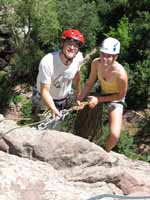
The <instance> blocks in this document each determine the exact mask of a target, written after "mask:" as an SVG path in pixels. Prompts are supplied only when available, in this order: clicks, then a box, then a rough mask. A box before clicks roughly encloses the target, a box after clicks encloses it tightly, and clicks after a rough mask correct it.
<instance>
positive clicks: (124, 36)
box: [106, 16, 131, 56]
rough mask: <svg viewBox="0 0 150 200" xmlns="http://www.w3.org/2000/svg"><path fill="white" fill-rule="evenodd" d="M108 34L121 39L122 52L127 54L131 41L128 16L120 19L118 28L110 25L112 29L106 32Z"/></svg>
mask: <svg viewBox="0 0 150 200" xmlns="http://www.w3.org/2000/svg"><path fill="white" fill-rule="evenodd" d="M106 36H111V37H115V38H117V39H118V40H119V41H120V43H121V54H123V55H124V56H125V55H126V54H127V53H128V48H129V45H130V41H131V38H130V37H131V36H130V30H129V22H128V18H127V17H125V16H123V17H122V18H121V19H120V21H119V24H118V25H117V28H114V27H110V31H109V32H108V33H107V34H106Z"/></svg>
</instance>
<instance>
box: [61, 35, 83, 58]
mask: <svg viewBox="0 0 150 200" xmlns="http://www.w3.org/2000/svg"><path fill="white" fill-rule="evenodd" d="M78 50H79V42H78V41H75V40H69V39H68V40H65V41H64V44H63V52H64V53H65V54H66V56H67V57H68V58H70V59H71V58H74V57H75V55H76V54H77V52H78Z"/></svg>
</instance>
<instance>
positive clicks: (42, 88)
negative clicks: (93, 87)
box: [33, 29, 84, 118]
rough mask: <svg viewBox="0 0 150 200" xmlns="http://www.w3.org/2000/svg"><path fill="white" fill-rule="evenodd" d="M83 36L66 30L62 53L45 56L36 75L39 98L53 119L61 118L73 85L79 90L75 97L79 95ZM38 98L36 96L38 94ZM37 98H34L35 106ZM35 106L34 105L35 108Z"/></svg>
mask: <svg viewBox="0 0 150 200" xmlns="http://www.w3.org/2000/svg"><path fill="white" fill-rule="evenodd" d="M83 44H84V36H83V34H82V33H80V31H78V30H75V29H68V30H65V31H64V32H63V34H62V36H61V50H60V51H57V52H52V53H48V54H47V55H45V56H44V57H43V58H42V60H41V62H40V64H39V72H38V76H37V90H38V93H39V98H40V100H42V101H43V102H44V105H45V106H46V107H47V109H50V110H51V112H52V115H53V117H54V118H55V117H57V116H58V117H60V116H61V114H60V110H62V109H64V108H65V107H66V106H67V100H68V98H69V94H70V92H71V88H72V83H73V82H74V84H75V87H76V97H77V96H78V95H79V93H80V73H79V71H80V65H81V63H82V62H83V56H82V53H81V52H79V49H80V47H81V46H82V45H83ZM35 96H36V95H35ZM34 102H36V98H34V95H33V104H34ZM33 106H34V105H33Z"/></svg>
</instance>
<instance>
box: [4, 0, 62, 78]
mask: <svg viewBox="0 0 150 200" xmlns="http://www.w3.org/2000/svg"><path fill="white" fill-rule="evenodd" d="M10 6H11V7H12V12H8V16H7V23H8V25H9V27H10V29H11V31H12V33H13V38H14V47H15V49H16V54H15V56H14V58H13V60H12V64H13V65H14V67H13V70H12V73H13V74H16V75H18V76H20V75H23V74H29V75H30V74H31V76H29V77H32V76H33V73H34V71H35V70H36V71H37V66H36V67H35V65H37V63H38V62H39V60H40V59H41V57H42V56H43V52H42V48H44V47H45V45H47V46H51V48H54V46H55V47H56V46H57V44H56V45H55V44H54V41H55V39H56V38H57V36H58V34H57V33H58V30H59V22H58V20H57V13H56V10H55V1H52V0H41V1H37V0H33V1H30V0H22V1H14V3H12V4H10Z"/></svg>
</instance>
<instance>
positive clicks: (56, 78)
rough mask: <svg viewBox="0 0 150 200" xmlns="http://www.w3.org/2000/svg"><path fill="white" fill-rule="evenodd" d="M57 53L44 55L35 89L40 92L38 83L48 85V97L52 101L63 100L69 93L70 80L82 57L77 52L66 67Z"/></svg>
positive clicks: (77, 69)
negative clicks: (49, 96) (51, 98)
mask: <svg viewBox="0 0 150 200" xmlns="http://www.w3.org/2000/svg"><path fill="white" fill-rule="evenodd" d="M59 53H60V52H59V51H57V52H53V53H49V54H47V55H45V56H44V57H43V58H42V60H41V62H40V64H39V73H38V76H37V89H38V91H39V92H40V83H43V84H50V90H49V92H50V95H51V96H52V97H53V99H62V98H65V97H66V96H67V95H68V93H69V92H70V91H71V87H72V80H73V79H74V77H75V74H76V73H77V72H78V71H79V70H80V65H81V64H82V63H83V60H84V59H83V55H82V53H81V52H78V54H77V55H76V57H75V58H74V59H73V62H72V63H71V64H70V65H68V66H66V65H64V64H63V63H62V61H61V59H60V56H59Z"/></svg>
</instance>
